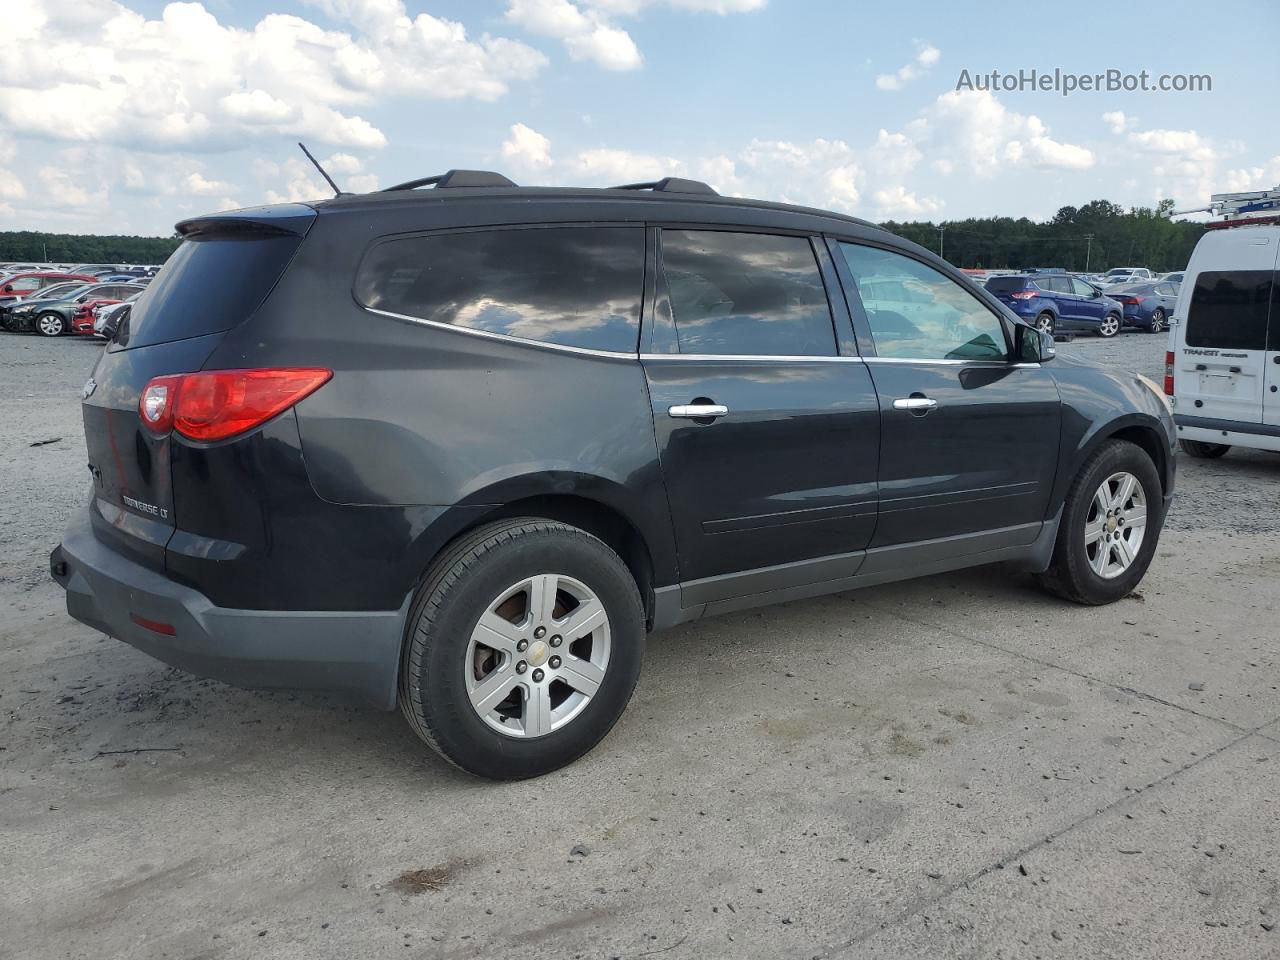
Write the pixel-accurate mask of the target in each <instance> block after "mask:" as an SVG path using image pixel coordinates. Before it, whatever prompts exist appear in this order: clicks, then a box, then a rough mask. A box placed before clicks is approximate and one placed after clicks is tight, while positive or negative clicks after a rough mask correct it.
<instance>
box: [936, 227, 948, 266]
mask: <svg viewBox="0 0 1280 960" xmlns="http://www.w3.org/2000/svg"><path fill="white" fill-rule="evenodd" d="M946 229H947V225H946V224H945V223H940V224H938V256H940V257H942V231H944V230H946ZM942 259H944V260H945V259H946V257H942Z"/></svg>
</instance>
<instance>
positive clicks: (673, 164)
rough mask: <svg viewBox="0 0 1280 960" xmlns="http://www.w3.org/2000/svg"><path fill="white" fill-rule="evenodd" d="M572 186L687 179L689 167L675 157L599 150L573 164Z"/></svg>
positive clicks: (571, 165) (587, 153)
mask: <svg viewBox="0 0 1280 960" xmlns="http://www.w3.org/2000/svg"><path fill="white" fill-rule="evenodd" d="M569 169H570V172H571V182H574V181H576V182H578V183H588V184H591V185H594V186H614V185H616V184H619V183H633V182H644V181H648V180H659V179H661V178H662V177H668V176H675V177H679V176H685V175H686V174H685V166H684V164H683V163H681V162H680V161H679V160H676V159H674V158H672V157H661V156H657V155H655V154H650V153H636V152H634V151H631V150H618V149H612V148H608V147H599V148H595V149H591V150H583V151H582V152H580V153H579V154H577V156H575V157H574V158H573V161H572V162H571V164H570V168H569Z"/></svg>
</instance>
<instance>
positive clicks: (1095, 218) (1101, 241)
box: [881, 200, 1204, 272]
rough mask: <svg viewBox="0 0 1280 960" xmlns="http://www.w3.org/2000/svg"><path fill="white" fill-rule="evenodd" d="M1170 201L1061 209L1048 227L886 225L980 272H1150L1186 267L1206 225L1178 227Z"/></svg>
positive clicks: (987, 221)
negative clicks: (1127, 269) (1041, 269)
mask: <svg viewBox="0 0 1280 960" xmlns="http://www.w3.org/2000/svg"><path fill="white" fill-rule="evenodd" d="M1172 209H1173V201H1172V200H1161V201H1160V203H1159V204H1158V205H1157V206H1156V207H1155V208H1154V209H1153V208H1151V207H1135V208H1133V209H1131V210H1127V211H1126V210H1125V209H1124V208H1123V207H1121V206H1119V205H1118V204H1115V203H1111V202H1110V201H1107V200H1093V201H1091V202H1089V203H1086V204H1085V205H1084V206H1083V207H1062V208H1061V209H1060V210H1059V211H1058V212H1057V213H1056V214H1055V215H1054V217H1053V219H1052V220H1049V221H1047V222H1044V223H1037V222H1035V221H1033V220H1028V219H1027V218H1026V217H1021V218H1018V219H1014V218H1012V217H970V218H969V219H967V220H947V221H944V222H943V223H941V224H938V223H933V222H932V221H924V222H921V221H912V222H908V223H899V222H897V221H889V222H887V223H882V224H881V226H882V227H884V228H885V229H886V230H888V231H890V232H891V233H896V234H897V235H898V236H900V237H905V238H907V239H908V240H914V241H915V242H916V243H918V244H920V245H921V246H922V247H927V248H928V249H930V250H932V251H934V252H935V253H937V252H938V250H939V246H940V245H941V250H942V254H943V256H944V257H945V258H946V259H947V260H949V261H951V262H952V263H953V264H955V265H956V266H957V267H977V268H982V269H997V268H1012V269H1022V268H1026V267H1062V268H1063V269H1065V270H1073V271H1086V270H1087V271H1093V272H1103V271H1106V270H1108V269H1110V268H1111V267H1149V268H1151V269H1152V270H1155V271H1159V272H1166V271H1170V270H1181V269H1183V268H1184V267H1186V265H1187V260H1188V259H1189V258H1190V257H1191V251H1192V249H1193V248H1194V247H1195V245H1196V241H1197V240H1199V239H1200V235H1201V234H1202V233H1204V224H1202V223H1191V222H1189V221H1176V222H1175V221H1173V220H1170V219H1169V216H1168V213H1169V211H1170V210H1172Z"/></svg>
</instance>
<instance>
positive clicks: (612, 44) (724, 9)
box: [506, 0, 765, 71]
mask: <svg viewBox="0 0 1280 960" xmlns="http://www.w3.org/2000/svg"><path fill="white" fill-rule="evenodd" d="M659 5H664V6H668V7H671V8H673V9H678V10H686V11H689V12H692V13H713V14H719V15H721V16H727V15H729V14H734V13H748V12H750V11H752V10H759V9H761V8H762V7H763V6H764V5H765V0H508V3H507V11H506V19H507V21H508V22H509V23H513V24H515V25H516V26H519V27H523V28H524V29H525V30H528V31H529V32H530V33H535V34H538V35H539V36H543V37H551V38H553V39H556V40H559V41H561V42H562V43H563V44H564V46H565V49H566V50H567V51H568V52H569V56H570V57H572V58H573V59H574V60H590V61H591V62H593V63H595V64H596V65H597V66H600V67H603V68H604V69H606V70H619V71H621V70H636V69H639V68H640V67H641V66H642V65H643V64H644V56H643V55H642V54H641V53H640V48H639V47H637V46H636V43H635V41H634V40H633V39H632V38H631V34H629V33H627V31H626V30H624V29H623V28H622V27H619V26H618V25H617V24H615V23H614V22H613V18H615V17H634V16H637V15H638V14H640V13H641V12H642V11H643V10H644V8H646V7H653V6H659Z"/></svg>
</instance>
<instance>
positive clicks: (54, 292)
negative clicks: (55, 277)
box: [0, 280, 89, 333]
mask: <svg viewBox="0 0 1280 960" xmlns="http://www.w3.org/2000/svg"><path fill="white" fill-rule="evenodd" d="M88 285H89V284H88V283H87V282H85V281H81V280H66V281H63V282H62V283H55V284H54V285H53V286H51V287H45V288H44V289H43V290H40V291H38V292H37V293H35V294H34V295H32V296H29V297H26V298H24V299H22V300H16V299H13V298H12V297H11V298H9V299H8V300H4V301H0V329H3V330H8V331H9V332H11V333H12V332H14V331H15V330H16V328H11V327H10V326H9V318H10V314H11V313H12V311H13V310H15V309H17V308H18V307H23V308H24V309H25V308H27V307H30V306H31V305H32V304H34V303H40V302H43V301H45V300H63V299H65V298H67V297H69V296H71V295H72V294H73V293H74V292H76V291H79V290H82V289H84V288H85V287H87V286H88Z"/></svg>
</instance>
